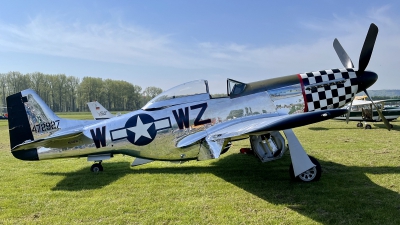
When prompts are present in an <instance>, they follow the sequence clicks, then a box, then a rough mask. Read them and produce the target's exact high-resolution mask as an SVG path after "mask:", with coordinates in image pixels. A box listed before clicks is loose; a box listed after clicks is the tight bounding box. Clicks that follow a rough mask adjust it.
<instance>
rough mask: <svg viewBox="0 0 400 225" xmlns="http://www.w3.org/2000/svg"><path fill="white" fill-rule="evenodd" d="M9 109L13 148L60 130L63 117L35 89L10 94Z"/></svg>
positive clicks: (9, 125)
mask: <svg viewBox="0 0 400 225" xmlns="http://www.w3.org/2000/svg"><path fill="white" fill-rule="evenodd" d="M7 111H8V127H9V134H10V144H11V148H14V147H15V146H16V145H19V144H21V143H23V142H26V141H33V140H36V139H38V138H43V137H46V136H48V135H50V134H51V133H54V132H55V131H57V130H59V127H60V121H61V119H60V118H59V117H58V116H57V115H56V114H54V112H53V111H51V109H50V108H49V107H48V106H47V105H46V103H45V102H44V101H43V100H42V99H41V98H40V97H39V95H38V94H36V92H35V91H33V90H30V89H28V90H24V91H21V92H18V93H16V94H13V95H10V96H8V97H7Z"/></svg>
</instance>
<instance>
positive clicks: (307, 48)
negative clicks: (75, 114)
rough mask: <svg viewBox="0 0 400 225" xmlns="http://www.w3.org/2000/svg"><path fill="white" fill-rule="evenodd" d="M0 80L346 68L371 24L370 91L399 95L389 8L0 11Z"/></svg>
mask: <svg viewBox="0 0 400 225" xmlns="http://www.w3.org/2000/svg"><path fill="white" fill-rule="evenodd" d="M1 5H2V7H1V8H0V72H1V73H6V72H9V71H19V72H21V73H30V72H43V73H47V74H66V75H68V76H77V77H80V78H82V77H84V76H92V77H101V78H104V79H107V78H111V79H116V80H125V81H128V82H131V83H133V84H136V85H140V86H142V87H143V88H145V87H148V86H157V87H161V88H162V89H164V90H165V89H168V88H171V87H173V86H175V85H178V84H180V83H183V82H187V81H191V80H195V79H206V80H208V81H209V83H210V88H211V91H212V90H213V89H214V88H215V89H216V88H224V87H225V83H226V78H232V79H235V80H239V81H243V82H251V81H257V80H262V79H267V78H273V77H278V76H283V75H289V74H295V73H302V72H310V71H316V70H322V69H331V68H338V67H342V65H341V63H340V60H339V59H338V57H337V56H336V53H335V51H334V49H333V47H332V42H333V39H334V38H338V39H339V41H340V42H341V44H342V45H343V47H344V48H345V49H346V51H347V53H348V54H349V55H350V57H351V58H352V60H353V62H354V64H355V65H356V67H357V65H358V57H359V54H360V51H361V47H362V45H363V42H364V38H365V35H366V33H367V30H368V27H369V24H370V23H372V22H373V23H375V24H376V25H377V26H378V27H379V35H378V39H377V42H376V45H375V49H374V53H373V55H372V58H371V61H370V64H369V66H368V68H367V69H369V70H373V71H375V72H377V73H378V75H379V79H378V81H377V83H376V84H375V85H373V86H372V87H371V88H370V89H372V90H376V89H400V82H399V81H400V79H399V78H398V75H397V71H398V70H399V67H400V16H399V14H398V13H397V12H399V11H400V3H398V2H397V1H384V0H383V1H376V2H372V1H371V2H368V1H338V0H332V1H330V0H325V1H324V0H321V1H315V0H314V1H308V0H305V1H272V0H271V1H235V0H230V1H223V0H214V1H209V0H202V1H183V0H182V1H181V0H175V1H172V0H171V1H152V0H149V1H134V0H131V1H108V0H103V1H92V0H85V1H74V0H70V1H2V3H1Z"/></svg>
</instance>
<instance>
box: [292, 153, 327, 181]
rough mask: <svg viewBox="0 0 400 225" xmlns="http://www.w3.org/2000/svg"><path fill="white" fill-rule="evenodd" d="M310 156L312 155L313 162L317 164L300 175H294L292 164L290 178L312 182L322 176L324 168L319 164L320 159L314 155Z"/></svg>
mask: <svg viewBox="0 0 400 225" xmlns="http://www.w3.org/2000/svg"><path fill="white" fill-rule="evenodd" d="M308 157H310V160H311V162H312V163H314V164H315V167H313V168H311V169H309V170H307V171H305V172H303V173H301V174H300V175H298V176H297V177H296V176H295V175H294V170H293V164H291V165H290V168H289V174H290V178H292V180H295V181H303V182H311V181H317V180H319V178H321V173H322V170H321V165H320V164H319V162H318V160H317V159H315V158H314V157H312V156H308Z"/></svg>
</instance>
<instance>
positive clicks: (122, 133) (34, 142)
mask: <svg viewBox="0 0 400 225" xmlns="http://www.w3.org/2000/svg"><path fill="white" fill-rule="evenodd" d="M377 34H378V27H377V26H376V25H375V24H371V26H370V28H369V31H368V34H367V36H366V39H365V42H364V45H363V48H362V51H361V54H360V59H359V68H358V69H354V66H353V63H352V62H351V60H350V58H349V57H348V55H347V54H346V53H345V51H344V49H343V48H342V46H341V45H340V44H339V42H338V40H337V39H335V41H334V48H335V50H336V52H337V53H338V56H339V58H340V60H341V62H342V64H343V65H344V66H345V67H346V68H342V69H329V70H320V71H315V72H309V73H301V74H294V75H288V76H284V77H278V78H272V79H267V80H261V81H256V82H251V83H243V82H239V81H235V80H232V79H228V80H227V87H226V92H225V93H219V94H218V95H217V96H218V97H213V96H212V95H211V94H210V92H209V86H208V82H207V81H206V80H196V81H193V82H188V83H184V84H181V85H178V86H176V87H174V88H171V89H169V90H167V91H164V92H163V93H161V94H160V95H158V96H156V97H155V98H153V99H152V100H150V102H148V103H147V104H146V105H145V106H144V107H143V108H142V109H141V110H137V111H133V112H130V113H127V114H124V115H121V116H119V117H112V118H110V119H107V120H100V121H98V120H69V119H62V118H59V117H58V116H57V115H55V114H54V113H53V112H52V111H51V110H50V108H49V107H48V106H47V105H46V104H45V103H44V101H43V100H42V99H41V98H40V97H39V96H38V95H37V94H36V93H35V92H34V91H33V90H30V89H28V90H24V91H21V92H19V93H16V94H13V95H10V96H8V97H7V107H8V113H9V119H8V121H9V133H10V145H11V153H12V154H13V155H14V157H16V158H18V159H21V160H44V159H55V158H65V157H87V158H88V161H94V162H96V163H95V164H93V165H92V167H91V170H92V171H94V172H98V171H102V170H103V167H102V165H101V162H102V161H103V160H106V159H110V158H111V157H113V155H114V154H125V155H130V156H133V157H136V159H135V161H134V162H133V163H132V165H138V164H141V163H143V162H148V161H150V160H165V161H185V160H207V159H216V158H219V156H220V155H221V154H223V153H224V152H225V151H226V150H227V148H228V147H229V145H230V143H232V142H234V141H237V140H242V139H246V138H248V139H249V141H250V145H251V147H252V149H253V151H254V153H255V155H256V156H257V157H258V158H259V160H260V161H261V162H269V161H273V160H276V159H280V158H281V157H282V156H283V155H284V153H285V152H286V151H287V150H289V149H290V157H291V160H292V164H291V165H290V167H289V168H290V170H289V171H290V176H291V177H292V178H295V179H298V180H302V181H305V182H309V181H315V180H318V179H319V178H320V176H321V166H320V164H319V162H318V161H317V160H316V159H315V158H313V157H309V156H308V155H307V154H306V152H305V150H304V148H303V147H302V145H301V143H300V141H299V140H298V139H297V137H296V135H295V134H294V132H293V131H292V128H295V127H299V126H303V125H307V124H312V123H316V122H320V121H323V120H327V119H332V118H334V117H337V116H339V115H342V114H344V113H347V112H348V110H347V109H342V108H341V107H343V106H344V105H345V104H346V103H348V102H351V101H352V100H353V99H354V96H355V95H356V94H357V93H358V92H361V91H364V92H365V93H366V94H367V95H368V93H367V91H366V89H367V88H368V87H370V86H371V85H372V84H374V83H375V82H376V80H377V79H378V75H377V74H376V73H374V72H371V71H366V70H365V69H366V67H367V65H368V62H369V60H370V57H371V54H372V51H373V47H374V43H375V40H376V37H377ZM378 112H379V111H378ZM380 116H381V117H382V119H383V120H384V121H385V120H386V119H385V118H384V117H383V115H382V114H381V113H380ZM386 122H387V121H386ZM385 124H386V123H385ZM387 124H388V123H387ZM388 129H390V127H388ZM283 135H285V136H286V140H287V144H286V140H285V138H284V137H283ZM137 161H139V162H137Z"/></svg>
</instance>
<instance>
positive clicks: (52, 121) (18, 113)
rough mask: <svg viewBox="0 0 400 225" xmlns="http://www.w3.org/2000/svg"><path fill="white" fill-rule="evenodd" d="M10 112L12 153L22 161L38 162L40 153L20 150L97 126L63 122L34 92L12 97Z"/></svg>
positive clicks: (68, 121)
mask: <svg viewBox="0 0 400 225" xmlns="http://www.w3.org/2000/svg"><path fill="white" fill-rule="evenodd" d="M7 110H8V127H9V134H10V145H11V153H12V154H13V155H14V156H15V157H16V158H18V159H22V160H38V159H39V158H38V154H37V149H36V148H28V147H27V148H19V149H17V148H15V147H16V146H18V145H21V144H23V143H29V142H32V141H35V140H39V139H44V138H46V137H48V136H50V135H53V134H54V135H58V134H59V133H60V132H64V131H65V132H68V131H70V130H73V131H76V130H79V129H82V127H84V126H86V125H90V124H93V123H96V122H97V121H95V120H70V119H62V118H60V117H58V116H57V115H56V114H55V113H54V112H53V111H51V109H50V108H49V106H48V105H46V103H45V102H44V101H43V100H42V99H41V98H40V97H39V95H38V94H36V92H35V91H33V90H31V89H27V90H23V91H21V92H18V93H16V94H13V95H10V96H8V97H7ZM55 133H57V134H55ZM27 146H29V145H27Z"/></svg>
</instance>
